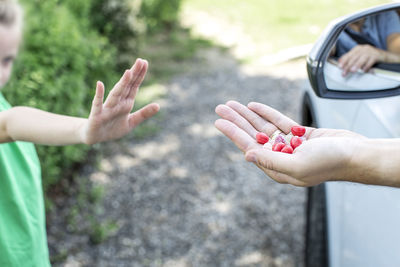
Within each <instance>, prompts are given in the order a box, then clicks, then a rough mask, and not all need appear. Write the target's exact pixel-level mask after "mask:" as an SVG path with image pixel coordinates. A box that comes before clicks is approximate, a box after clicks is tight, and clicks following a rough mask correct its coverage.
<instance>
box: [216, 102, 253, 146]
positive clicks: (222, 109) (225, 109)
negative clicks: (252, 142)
mask: <svg viewBox="0 0 400 267" xmlns="http://www.w3.org/2000/svg"><path fill="white" fill-rule="evenodd" d="M215 113H217V114H218V115H219V116H220V117H221V118H222V119H225V120H228V121H231V122H233V123H234V124H236V125H237V126H238V127H239V128H241V129H243V130H244V131H245V132H247V134H249V135H250V136H251V137H253V138H254V139H255V138H256V135H257V130H256V129H254V127H253V125H251V124H250V123H249V122H248V121H247V120H246V119H245V118H243V117H242V116H241V115H240V114H238V113H237V112H236V111H235V110H233V109H232V108H231V107H229V106H227V105H218V106H217V107H216V108H215Z"/></svg>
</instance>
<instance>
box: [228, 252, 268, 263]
mask: <svg viewBox="0 0 400 267" xmlns="http://www.w3.org/2000/svg"><path fill="white" fill-rule="evenodd" d="M264 258H265V256H264V255H263V254H261V252H259V251H253V252H250V253H247V254H245V255H243V256H242V257H240V259H238V260H237V261H236V262H235V265H237V266H251V265H254V264H260V263H262V262H263V259H264ZM268 262H269V261H268Z"/></svg>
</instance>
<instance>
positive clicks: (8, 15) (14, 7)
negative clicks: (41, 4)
mask: <svg viewBox="0 0 400 267" xmlns="http://www.w3.org/2000/svg"><path fill="white" fill-rule="evenodd" d="M22 17H23V12H22V7H21V5H20V4H19V3H18V0H0V25H5V26H13V25H19V24H22Z"/></svg>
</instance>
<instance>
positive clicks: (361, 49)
mask: <svg viewBox="0 0 400 267" xmlns="http://www.w3.org/2000/svg"><path fill="white" fill-rule="evenodd" d="M384 61H385V51H383V50H381V49H378V48H376V47H373V46H371V45H357V46H355V47H353V49H351V50H350V51H349V52H347V53H346V54H344V55H343V56H341V57H340V58H339V60H338V62H339V67H340V68H342V69H343V72H342V75H343V76H346V75H347V74H348V73H349V72H357V71H358V70H362V71H364V72H367V71H368V70H369V69H370V68H371V67H372V66H373V65H374V64H375V63H377V62H384Z"/></svg>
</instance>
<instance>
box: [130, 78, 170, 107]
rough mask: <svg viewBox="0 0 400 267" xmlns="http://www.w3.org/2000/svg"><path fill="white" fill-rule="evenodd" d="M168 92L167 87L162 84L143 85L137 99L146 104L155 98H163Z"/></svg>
mask: <svg viewBox="0 0 400 267" xmlns="http://www.w3.org/2000/svg"><path fill="white" fill-rule="evenodd" d="M166 94H167V88H166V87H165V86H164V85H162V84H158V83H155V84H152V85H148V86H144V87H141V88H140V89H139V93H138V95H137V97H136V101H137V102H139V103H145V104H146V103H149V102H152V101H154V99H159V98H162V97H164V96H165V95H166Z"/></svg>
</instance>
